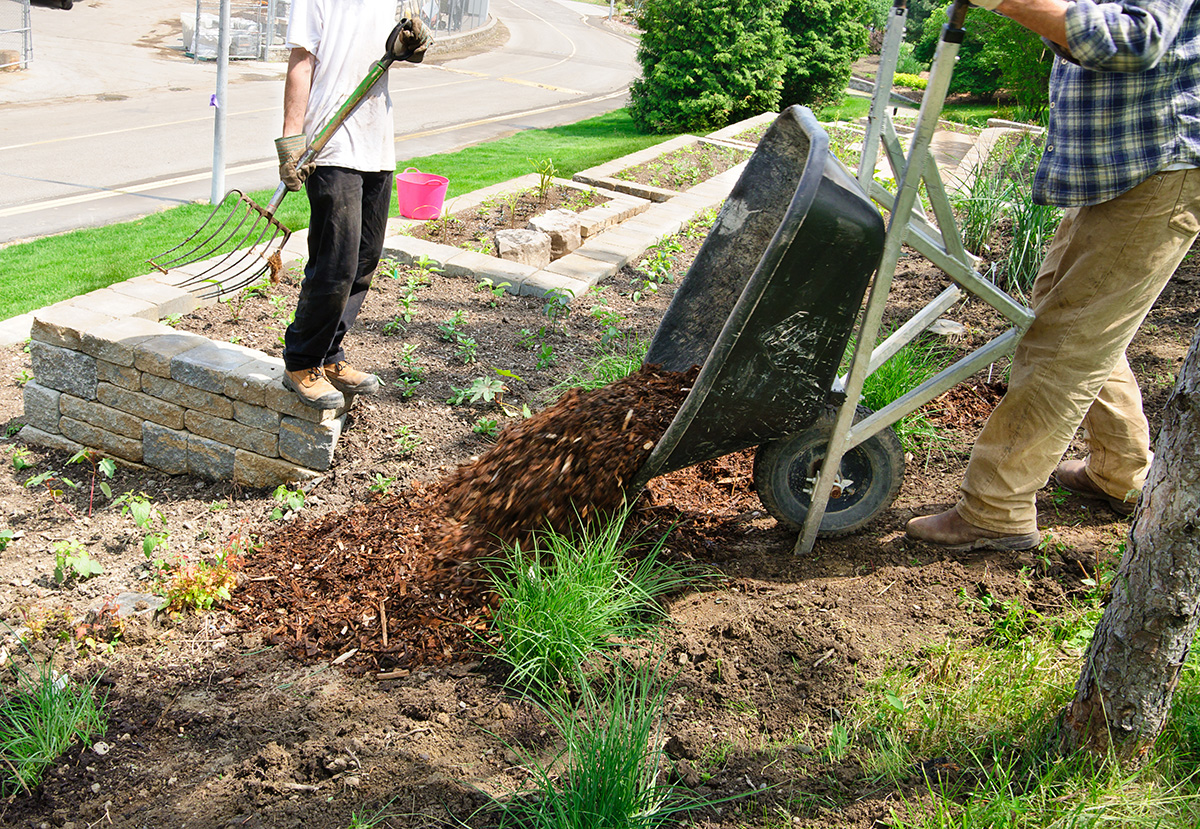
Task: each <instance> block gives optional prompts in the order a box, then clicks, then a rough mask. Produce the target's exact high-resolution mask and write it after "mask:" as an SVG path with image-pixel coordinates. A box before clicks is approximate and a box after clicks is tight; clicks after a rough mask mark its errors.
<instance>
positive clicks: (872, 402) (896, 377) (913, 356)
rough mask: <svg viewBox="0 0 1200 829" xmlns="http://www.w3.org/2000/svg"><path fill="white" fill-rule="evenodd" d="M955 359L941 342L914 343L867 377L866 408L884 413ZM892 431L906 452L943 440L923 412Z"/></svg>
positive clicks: (916, 341) (884, 336) (937, 340)
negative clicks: (888, 405)
mask: <svg viewBox="0 0 1200 829" xmlns="http://www.w3.org/2000/svg"><path fill="white" fill-rule="evenodd" d="M885 338H886V332H884V333H881V334H880V339H881V340H882V339H885ZM849 353H850V352H849V351H847V354H849ZM953 357H954V354H953V351H952V350H951V349H950V348H949V346H947V345H946V344H945V342H944V341H942V340H940V339H937V338H933V337H928V338H921V339H916V340H913V341H912V342H910V343H908V344H907V345H905V346H904V347H903V348H901V349H900V350H899V351H898V352H896V354H894V355H893V356H892V357H891V359H889V360H888V361H887V362H885V363H884V364H883V365H881V366H879V368H877V369H876V370H875V371H873V372H872V373H871V374H869V375H868V376H867V379H866V381H865V382H864V383H863V392H862V402H863V405H864V406H867V407H868V408H870V409H872V410H874V411H878V410H879V409H882V408H883V407H884V406H886V405H887V404H888V403H891V402H892V401H893V400H898V399H900V398H901V397H903V396H904V395H905V394H907V393H908V392H910V391H912V390H913V389H915V388H916V387H917V386H919V385H921V384H922V383H924V382H925V381H926V380H928V379H929V378H930V377H932V376H934V375H935V374H937V373H938V372H939V371H941V370H942V369H943V368H945V367H946V366H948V365H950V363H951V362H953ZM847 365H848V364H847ZM893 428H894V429H895V430H896V435H897V436H898V437H899V438H900V442H901V443H902V444H904V447H905V449H909V450H914V449H916V448H918V446H920V445H921V444H923V443H927V444H937V443H938V442H939V441H941V440H942V439H943V438H942V434H941V432H939V431H938V429H937V428H936V427H935V426H934V425H933V424H932V423H931V422H930V420H929V416H928V415H927V414H926V413H925V412H924V411H923V410H917V411H915V412H913V413H912V414H910V415H908V416H907V417H905V418H904V419H903V420H901V421H900V422H898V423H896V424H895V425H894V426H893Z"/></svg>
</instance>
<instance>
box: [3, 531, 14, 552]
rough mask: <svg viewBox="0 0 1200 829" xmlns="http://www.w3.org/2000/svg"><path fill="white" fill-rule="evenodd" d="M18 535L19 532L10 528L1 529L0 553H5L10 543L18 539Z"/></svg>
mask: <svg viewBox="0 0 1200 829" xmlns="http://www.w3.org/2000/svg"><path fill="white" fill-rule="evenodd" d="M16 537H17V534H16V533H14V532H13V531H12V530H9V529H4V530H0V553H3V552H4V551H5V550H7V549H8V545H9V544H11V543H12V542H13V541H14V540H15V539H16Z"/></svg>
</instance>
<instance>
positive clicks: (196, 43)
mask: <svg viewBox="0 0 1200 829" xmlns="http://www.w3.org/2000/svg"><path fill="white" fill-rule="evenodd" d="M200 3H201V0H196V24H195V25H194V26H192V63H197V62H199V60H200Z"/></svg>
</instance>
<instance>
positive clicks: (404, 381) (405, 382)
mask: <svg viewBox="0 0 1200 829" xmlns="http://www.w3.org/2000/svg"><path fill="white" fill-rule="evenodd" d="M392 385H394V386H396V388H398V389H399V390H400V397H401V398H402V399H404V400H407V399H408V398H410V397H412V396H413V395H414V394H416V392H417V386H419V385H421V381H420V380H418V379H417V378H416V377H412V376H410V375H404V374H402V375H400V376H399V377H397V378H396V382H395V383H393V384H392Z"/></svg>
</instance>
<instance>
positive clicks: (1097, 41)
mask: <svg viewBox="0 0 1200 829" xmlns="http://www.w3.org/2000/svg"><path fill="white" fill-rule="evenodd" d="M1067 46H1068V48H1069V53H1064V52H1062V51H1061V50H1058V49H1057V48H1056V49H1055V51H1056V53H1057V55H1058V56H1057V57H1056V58H1055V61H1054V69H1053V71H1052V73H1051V77H1050V129H1049V134H1048V135H1047V138H1046V148H1045V152H1044V154H1043V155H1042V161H1041V164H1040V165H1039V166H1038V170H1037V175H1036V177H1035V179H1034V185H1033V195H1034V200H1035V201H1036V202H1038V203H1039V204H1055V205H1060V206H1063V207H1072V206H1078V205H1088V204H1099V203H1100V202H1104V201H1108V200H1109V199H1112V198H1114V197H1116V196H1119V195H1120V194H1121V193H1124V192H1126V191H1127V190H1130V189H1132V188H1133V187H1136V186H1137V185H1138V184H1140V183H1141V182H1143V181H1145V180H1146V178H1148V177H1149V176H1150V175H1152V174H1154V173H1156V172H1158V171H1159V170H1162V169H1163V168H1165V167H1168V166H1170V165H1180V166H1195V167H1200V0H1126V1H1125V2H1110V3H1098V2H1095V0H1075V1H1074V2H1073V3H1071V4H1070V5H1069V6H1068V7H1067Z"/></svg>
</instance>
